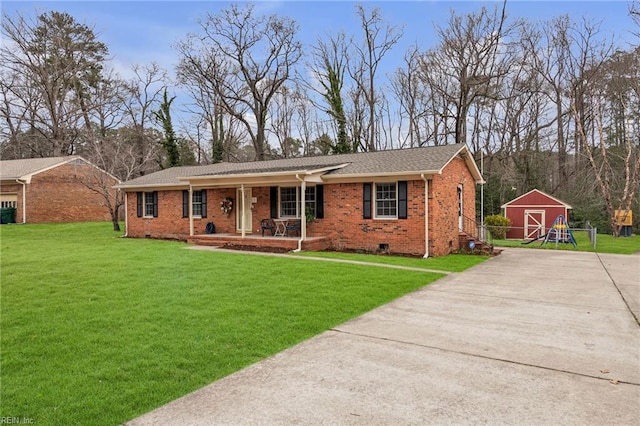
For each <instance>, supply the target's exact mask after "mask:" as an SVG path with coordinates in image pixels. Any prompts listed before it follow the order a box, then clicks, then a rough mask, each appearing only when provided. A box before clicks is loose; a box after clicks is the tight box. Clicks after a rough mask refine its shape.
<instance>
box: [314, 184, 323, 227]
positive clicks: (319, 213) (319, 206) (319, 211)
mask: <svg viewBox="0 0 640 426" xmlns="http://www.w3.org/2000/svg"><path fill="white" fill-rule="evenodd" d="M316 219H324V186H323V185H316Z"/></svg>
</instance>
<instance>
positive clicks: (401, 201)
mask: <svg viewBox="0 0 640 426" xmlns="http://www.w3.org/2000/svg"><path fill="white" fill-rule="evenodd" d="M407 198H408V197H407V181H406V180H401V181H399V182H398V219H406V218H407Z"/></svg>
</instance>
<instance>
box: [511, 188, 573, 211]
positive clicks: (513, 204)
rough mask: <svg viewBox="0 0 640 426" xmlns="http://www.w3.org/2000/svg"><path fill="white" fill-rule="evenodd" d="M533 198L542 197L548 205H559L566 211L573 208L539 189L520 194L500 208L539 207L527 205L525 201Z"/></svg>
mask: <svg viewBox="0 0 640 426" xmlns="http://www.w3.org/2000/svg"><path fill="white" fill-rule="evenodd" d="M533 196H539V197H543V198H545V199H548V200H549V204H551V205H553V204H556V205H560V206H562V207H564V208H567V209H572V208H573V207H571V206H570V205H569V204H567V203H565V202H564V201H560V200H558V199H557V198H555V197H552V196H551V195H549V194H547V193H545V192H542V191H540V190H539V189H532V190H531V191H529V192H527V193H525V194H522V195H521V196H519V197H517V198H514V199H513V200H511V201H509V202H507V203H504V204H503V205H502V206H500V207H501V208H505V207H516V206H525V205H526V206H530V205H539V204H540V203H534V204H531V203H528V202H527V199H529V198H532V197H533Z"/></svg>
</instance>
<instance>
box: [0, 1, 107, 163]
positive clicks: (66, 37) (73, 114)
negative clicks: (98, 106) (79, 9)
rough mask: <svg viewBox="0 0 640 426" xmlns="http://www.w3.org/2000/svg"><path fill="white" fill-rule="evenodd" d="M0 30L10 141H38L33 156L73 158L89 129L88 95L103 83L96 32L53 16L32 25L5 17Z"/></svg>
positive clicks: (102, 53)
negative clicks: (80, 138)
mask: <svg viewBox="0 0 640 426" xmlns="http://www.w3.org/2000/svg"><path fill="white" fill-rule="evenodd" d="M1 29H2V36H3V38H4V39H5V42H4V43H3V44H2V47H0V64H2V65H1V67H2V74H3V77H5V76H6V77H8V79H7V80H6V81H5V82H4V83H3V87H4V89H3V91H2V93H3V95H4V96H5V102H4V106H5V108H3V110H2V112H3V113H5V114H7V115H6V116H5V117H3V118H4V121H5V122H7V123H8V122H11V123H12V126H13V132H14V134H13V135H12V137H14V138H15V137H19V135H18V134H19V133H25V132H27V131H29V132H33V133H34V134H35V135H36V137H34V138H31V139H30V141H35V142H37V143H33V144H30V145H29V150H30V152H29V154H28V155H29V156H41V157H46V156H56V155H68V154H73V153H75V152H76V146H75V143H76V139H77V137H78V130H79V129H81V128H82V127H90V125H91V123H90V121H89V110H90V108H91V102H92V100H91V99H90V91H91V90H92V88H95V87H96V85H97V84H99V83H100V80H101V79H102V67H103V62H104V61H105V59H106V56H107V53H108V50H107V46H106V45H105V44H104V43H102V42H100V41H99V40H98V39H97V37H96V35H95V34H94V32H93V29H92V28H90V27H88V26H87V25H85V24H80V23H78V22H77V21H76V20H75V19H74V18H73V17H72V16H71V15H69V14H67V13H60V12H55V11H53V12H47V13H43V14H40V15H38V17H37V19H36V20H32V21H30V20H28V18H26V17H24V16H23V15H18V16H17V17H16V18H10V17H8V16H3V19H2V24H1ZM9 84H10V85H11V86H8V85H9ZM17 124H20V125H22V126H23V128H18V127H17V126H16V125H17Z"/></svg>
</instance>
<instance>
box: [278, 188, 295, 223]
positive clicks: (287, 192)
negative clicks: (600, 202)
mask: <svg viewBox="0 0 640 426" xmlns="http://www.w3.org/2000/svg"><path fill="white" fill-rule="evenodd" d="M280 217H298V188H296V187H283V188H280Z"/></svg>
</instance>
